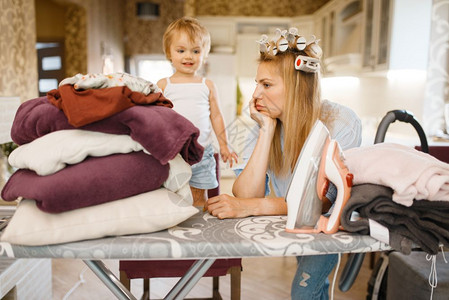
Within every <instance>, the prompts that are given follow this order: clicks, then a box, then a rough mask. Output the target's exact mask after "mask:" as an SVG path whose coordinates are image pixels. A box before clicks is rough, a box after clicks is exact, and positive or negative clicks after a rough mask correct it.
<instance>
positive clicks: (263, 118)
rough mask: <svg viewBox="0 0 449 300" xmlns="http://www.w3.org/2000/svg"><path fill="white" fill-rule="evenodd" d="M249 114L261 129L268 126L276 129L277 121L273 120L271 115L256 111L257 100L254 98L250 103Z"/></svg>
mask: <svg viewBox="0 0 449 300" xmlns="http://www.w3.org/2000/svg"><path fill="white" fill-rule="evenodd" d="M249 113H250V116H251V118H252V119H253V120H254V121H256V122H257V124H259V126H260V128H265V127H267V126H271V127H272V128H275V127H276V123H277V119H273V118H272V117H270V116H269V115H267V114H265V113H263V112H259V111H258V110H257V109H256V100H255V99H254V98H253V99H251V101H250V102H249Z"/></svg>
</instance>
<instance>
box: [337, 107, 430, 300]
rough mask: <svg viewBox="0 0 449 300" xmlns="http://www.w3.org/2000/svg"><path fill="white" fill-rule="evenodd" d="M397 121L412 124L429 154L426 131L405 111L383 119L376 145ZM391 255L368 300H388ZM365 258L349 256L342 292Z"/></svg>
mask: <svg viewBox="0 0 449 300" xmlns="http://www.w3.org/2000/svg"><path fill="white" fill-rule="evenodd" d="M395 121H401V122H406V123H410V124H411V125H412V126H413V127H414V128H415V130H416V131H417V133H418V135H419V139H420V142H421V151H423V152H425V153H429V146H428V143H427V138H426V135H425V133H424V130H423V129H422V127H421V125H420V124H419V123H418V121H417V120H416V119H415V118H414V116H413V114H411V113H409V112H407V111H405V110H392V111H389V112H388V113H387V114H386V115H385V116H384V117H383V119H382V121H381V122H380V124H379V126H378V128H377V132H376V137H375V140H374V144H377V143H382V142H384V140H385V135H386V132H387V130H388V127H389V125H390V124H391V123H393V122H395ZM390 253H391V252H383V253H381V256H380V258H379V259H378V261H377V263H376V264H375V266H374V268H373V271H372V275H371V278H370V280H369V282H368V291H367V292H368V294H367V298H366V299H373V300H374V299H386V288H387V272H388V262H389V259H388V255H389V254H390ZM364 258H365V253H353V254H350V255H349V257H348V261H347V263H346V265H345V268H344V269H343V271H342V274H341V277H340V280H339V289H340V290H341V291H342V292H346V291H348V290H349V289H350V288H351V286H352V285H353V283H354V281H355V279H356V277H357V275H358V273H359V271H360V268H361V266H362V263H363V260H364Z"/></svg>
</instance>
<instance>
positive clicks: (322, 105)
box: [207, 29, 361, 300]
mask: <svg viewBox="0 0 449 300" xmlns="http://www.w3.org/2000/svg"><path fill="white" fill-rule="evenodd" d="M277 35H278V39H277V40H275V41H273V42H267V41H266V37H264V38H263V39H262V41H261V54H260V59H259V66H258V70H257V75H256V88H255V90H254V93H253V98H252V100H251V102H250V114H251V117H252V118H253V119H254V120H255V121H256V122H257V125H258V128H257V130H256V131H255V132H257V136H250V137H248V141H249V142H248V145H247V146H246V149H245V152H246V153H244V155H243V164H242V165H240V166H238V167H237V169H236V170H235V171H236V173H237V174H238V177H237V179H236V180H235V183H234V185H233V190H232V191H233V194H234V195H235V197H234V196H230V195H220V196H217V197H214V198H211V199H209V200H208V202H207V209H208V211H209V213H211V214H212V215H214V216H216V217H218V218H221V219H223V218H241V217H247V216H257V215H286V214H287V204H286V202H285V198H284V197H285V195H286V192H287V189H288V184H289V182H290V178H291V176H292V170H293V169H294V166H295V164H296V160H297V158H298V156H299V153H300V152H301V149H302V147H303V145H304V142H305V140H306V138H307V136H308V134H309V132H310V130H311V128H312V126H313V124H314V123H315V121H316V120H317V119H320V120H322V121H323V123H324V124H325V125H326V126H327V127H328V129H329V131H330V134H331V137H332V138H333V139H336V140H337V141H338V142H339V144H340V146H341V147H342V149H343V150H345V149H348V148H351V147H357V146H359V145H360V143H361V123H360V120H359V118H358V117H357V116H356V114H355V113H354V112H353V111H352V110H350V109H349V108H347V107H344V106H342V105H339V104H336V103H332V102H330V101H327V100H323V101H322V100H321V97H320V71H319V68H320V57H321V54H322V52H321V48H320V47H319V46H318V44H317V42H316V41H315V39H314V37H313V38H312V41H306V40H305V39H304V38H303V37H301V36H299V35H298V34H297V31H296V30H295V29H290V31H289V32H286V31H284V32H283V33H282V34H281V35H279V33H278V34H277ZM286 43H287V44H288V47H286V46H285V45H286ZM282 45H283V46H282ZM268 181H270V183H271V186H272V187H273V190H274V195H275V196H274V197H268V194H270V191H269V185H268ZM327 197H328V198H329V199H330V200H331V201H332V200H335V189H330V190H329V192H328V194H327ZM336 262H337V255H316V256H302V257H298V268H297V272H296V275H295V278H294V280H293V284H292V289H291V296H292V299H307V300H310V299H328V295H329V294H328V286H329V281H328V279H327V277H328V275H329V273H330V272H331V271H332V269H333V267H334V265H335V264H336Z"/></svg>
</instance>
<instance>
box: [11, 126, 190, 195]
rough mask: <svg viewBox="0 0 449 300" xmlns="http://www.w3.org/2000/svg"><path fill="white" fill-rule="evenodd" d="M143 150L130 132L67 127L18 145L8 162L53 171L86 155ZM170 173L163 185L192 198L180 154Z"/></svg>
mask: <svg viewBox="0 0 449 300" xmlns="http://www.w3.org/2000/svg"><path fill="white" fill-rule="evenodd" d="M142 150H143V151H144V152H146V153H147V154H149V153H148V152H147V151H146V150H145V149H144V148H143V146H142V145H140V144H139V143H138V142H136V141H134V140H133V139H131V137H130V136H129V135H122V134H109V133H102V132H96V131H89V130H81V129H66V130H59V131H54V132H51V133H48V134H46V135H44V136H41V137H39V138H37V139H35V140H33V141H32V142H30V143H28V144H24V145H21V146H19V147H18V148H16V149H15V150H14V151H13V152H12V153H11V154H10V156H9V158H8V162H9V163H10V165H11V166H13V167H15V168H18V169H29V170H32V171H34V172H36V173H37V174H38V175H41V176H46V175H51V174H54V173H56V172H58V171H60V170H62V169H64V168H65V167H66V166H67V165H73V164H77V163H80V162H82V161H84V160H85V159H86V158H87V157H89V156H93V157H102V156H107V155H111V154H116V153H130V152H137V151H142ZM168 164H169V166H170V170H169V175H168V178H167V180H166V181H165V182H164V184H163V186H164V187H165V188H167V189H168V190H170V191H172V192H174V193H180V194H182V196H183V197H184V199H185V200H186V201H193V200H192V195H191V193H190V189H189V187H188V183H189V180H190V178H191V177H192V169H191V167H190V165H189V164H188V163H187V162H186V161H185V160H184V159H183V158H182V156H181V155H180V154H178V155H176V156H175V158H173V159H172V160H170V161H169V162H168Z"/></svg>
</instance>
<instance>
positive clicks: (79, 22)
mask: <svg viewBox="0 0 449 300" xmlns="http://www.w3.org/2000/svg"><path fill="white" fill-rule="evenodd" d="M65 19H66V21H65V24H64V27H65V33H66V35H65V41H64V43H65V45H64V46H65V47H64V48H65V75H66V77H71V76H73V75H75V74H77V73H82V74H85V73H87V32H86V28H87V27H86V26H87V24H86V10H85V9H84V8H83V7H81V6H78V5H69V6H68V7H67V10H66V18H65Z"/></svg>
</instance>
